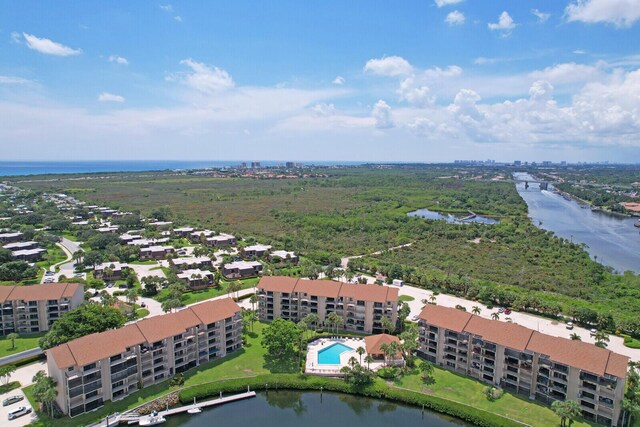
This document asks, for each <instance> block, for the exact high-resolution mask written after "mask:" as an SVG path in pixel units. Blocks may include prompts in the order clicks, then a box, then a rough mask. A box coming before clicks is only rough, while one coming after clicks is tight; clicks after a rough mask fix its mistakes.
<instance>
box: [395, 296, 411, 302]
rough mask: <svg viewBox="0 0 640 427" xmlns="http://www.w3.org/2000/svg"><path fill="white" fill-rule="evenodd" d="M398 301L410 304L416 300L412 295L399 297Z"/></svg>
mask: <svg viewBox="0 0 640 427" xmlns="http://www.w3.org/2000/svg"><path fill="white" fill-rule="evenodd" d="M398 299H399V300H400V301H404V302H409V301H413V300H415V298H414V297H412V296H411V295H400V297H398Z"/></svg>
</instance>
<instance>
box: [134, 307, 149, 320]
mask: <svg viewBox="0 0 640 427" xmlns="http://www.w3.org/2000/svg"><path fill="white" fill-rule="evenodd" d="M148 315H149V310H147V309H146V308H139V309H137V310H136V318H138V319H142V318H143V317H147V316H148Z"/></svg>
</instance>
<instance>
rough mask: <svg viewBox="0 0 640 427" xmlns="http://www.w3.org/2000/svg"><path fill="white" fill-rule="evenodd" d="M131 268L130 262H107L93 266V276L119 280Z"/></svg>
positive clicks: (101, 278)
mask: <svg viewBox="0 0 640 427" xmlns="http://www.w3.org/2000/svg"><path fill="white" fill-rule="evenodd" d="M127 270H129V264H126V263H121V262H117V261H115V262H105V263H102V264H99V265H96V266H95V267H94V268H93V277H95V278H96V279H100V280H119V279H122V277H124V274H125V272H127Z"/></svg>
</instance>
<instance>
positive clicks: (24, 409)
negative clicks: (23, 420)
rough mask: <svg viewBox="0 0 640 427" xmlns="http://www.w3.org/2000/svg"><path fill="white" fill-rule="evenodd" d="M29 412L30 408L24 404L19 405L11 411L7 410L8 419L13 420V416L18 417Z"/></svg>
mask: <svg viewBox="0 0 640 427" xmlns="http://www.w3.org/2000/svg"><path fill="white" fill-rule="evenodd" d="M30 412H31V408H28V407H26V406H21V407H19V408H18V409H16V410H15V411H11V412H9V416H8V418H9V420H13V419H14V418H18V417H21V416H23V415H27V414H29V413H30Z"/></svg>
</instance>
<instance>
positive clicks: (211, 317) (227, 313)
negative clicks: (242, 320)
mask: <svg viewBox="0 0 640 427" xmlns="http://www.w3.org/2000/svg"><path fill="white" fill-rule="evenodd" d="M189 309H190V310H191V311H193V313H194V314H195V315H196V316H198V318H199V319H200V321H201V322H202V324H204V325H208V324H209V323H215V322H219V321H220V320H223V319H226V318H228V317H233V316H234V315H235V314H236V313H238V312H239V311H240V306H239V305H238V304H236V303H235V301H233V299H232V298H224V299H219V300H213V301H207V302H203V303H202V304H195V305H192V306H190V307H189Z"/></svg>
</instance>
